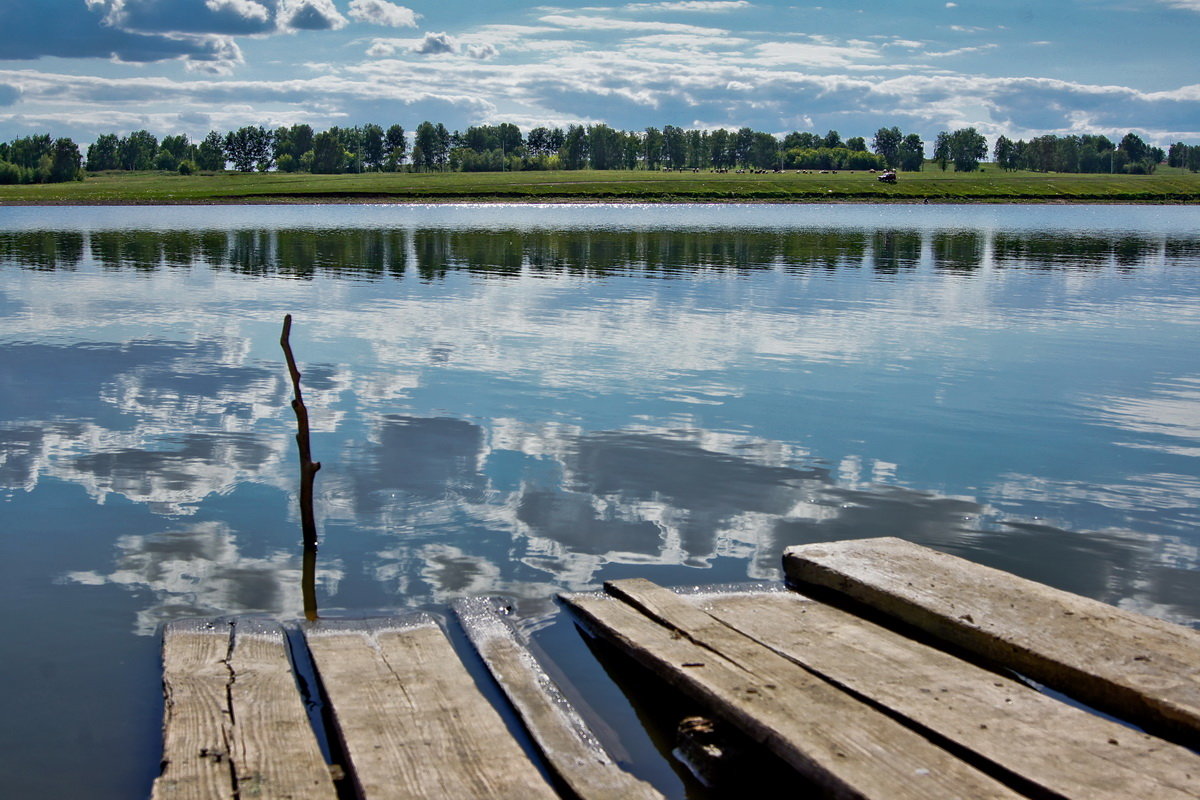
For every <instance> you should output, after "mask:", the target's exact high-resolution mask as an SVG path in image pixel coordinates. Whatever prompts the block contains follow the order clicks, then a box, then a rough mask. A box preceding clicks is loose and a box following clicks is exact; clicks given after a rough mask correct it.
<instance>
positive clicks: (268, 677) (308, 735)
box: [229, 620, 337, 800]
mask: <svg viewBox="0 0 1200 800" xmlns="http://www.w3.org/2000/svg"><path fill="white" fill-rule="evenodd" d="M229 669H230V672H231V674H232V677H233V681H232V682H231V683H230V684H229V699H230V702H231V703H232V707H233V728H232V733H233V735H232V737H231V741H230V756H231V758H232V759H233V764H234V768H235V770H236V772H237V790H238V796H239V797H241V798H250V797H264V798H277V799H278V800H334V798H336V797H337V790H336V789H335V788H334V785H333V779H332V778H331V777H330V773H329V765H328V764H326V763H325V759H324V756H322V755H321V748H320V746H319V745H318V744H317V739H316V736H315V735H314V734H313V730H312V725H311V724H310V723H309V721H308V715H307V713H306V712H305V709H304V704H303V701H302V700H301V698H300V693H299V691H297V688H296V678H295V676H294V675H293V674H292V667H291V662H290V660H289V659H288V654H287V642H286V640H285V638H284V634H283V629H282V628H281V627H280V626H279V624H278V623H275V622H267V621H265V620H238V621H237V622H236V623H235V626H234V637H233V651H232V653H230V657H229Z"/></svg>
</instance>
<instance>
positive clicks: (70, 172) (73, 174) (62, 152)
mask: <svg viewBox="0 0 1200 800" xmlns="http://www.w3.org/2000/svg"><path fill="white" fill-rule="evenodd" d="M49 180H50V181H52V182H54V183H61V182H63V181H74V180H83V157H82V156H81V155H80V154H79V145H77V144H75V142H73V141H72V140H70V139H66V138H63V139H55V140H54V156H53V161H52V162H51V164H50V177H49Z"/></svg>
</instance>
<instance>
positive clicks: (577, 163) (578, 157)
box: [559, 125, 588, 169]
mask: <svg viewBox="0 0 1200 800" xmlns="http://www.w3.org/2000/svg"><path fill="white" fill-rule="evenodd" d="M559 155H560V157H561V158H562V165H563V167H565V168H566V169H583V168H584V167H585V166H587V158H588V138H587V129H586V128H584V127H583V126H582V125H571V126H570V127H569V128H567V134H566V139H565V140H564V141H563V145H562V149H561V150H559Z"/></svg>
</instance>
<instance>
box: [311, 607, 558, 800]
mask: <svg viewBox="0 0 1200 800" xmlns="http://www.w3.org/2000/svg"><path fill="white" fill-rule="evenodd" d="M305 637H306V639H307V641H308V646H309V650H310V652H311V653H312V656H313V662H314V664H315V665H316V668H317V672H318V673H319V675H320V679H321V684H322V686H323V687H324V690H325V693H326V696H327V697H328V699H329V702H330V704H331V705H332V707H333V716H334V719H335V723H336V725H337V727H338V730H339V733H340V735H341V737H342V740H343V743H344V744H345V747H346V750H347V752H348V753H349V757H350V760H351V762H352V764H353V772H354V775H355V778H356V780H357V781H358V784H359V788H360V791H361V793H362V795H363V796H364V797H365V798H367V800H385V798H432V797H439V798H440V797H445V798H511V799H512V800H539V799H540V798H554V797H556V796H557V795H556V794H555V793H554V791H553V790H551V788H550V786H549V785H548V784H547V783H546V781H545V780H544V779H543V778H542V776H541V774H540V773H539V772H538V770H537V768H536V767H535V766H534V764H533V763H532V762H531V761H530V760H529V759H528V758H527V757H526V755H525V753H524V751H523V750H522V749H521V747H520V745H519V744H517V742H516V740H514V739H513V738H512V735H511V734H510V733H509V731H508V729H507V727H506V726H505V724H504V721H503V720H502V719H501V718H500V716H499V714H498V713H497V712H496V710H495V709H493V708H492V706H491V705H490V704H489V703H488V701H487V699H486V698H485V697H484V696H483V695H482V694H481V693H480V692H479V689H478V688H477V687H476V686H475V683H474V681H473V680H472V679H471V676H470V675H469V674H468V673H467V671H466V669H465V668H464V667H463V665H462V663H461V662H460V661H459V660H458V656H457V654H455V652H454V649H453V648H452V647H451V646H450V643H449V641H447V639H446V637H445V635H444V634H443V633H442V631H441V629H440V628H439V627H438V626H437V624H436V623H435V622H434V621H433V620H432V619H431V618H429V617H427V616H418V617H414V618H407V619H390V620H372V621H358V622H356V621H345V622H341V623H335V622H330V621H320V622H317V623H313V624H310V625H308V626H306V628H305Z"/></svg>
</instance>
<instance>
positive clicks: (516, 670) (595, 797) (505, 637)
mask: <svg viewBox="0 0 1200 800" xmlns="http://www.w3.org/2000/svg"><path fill="white" fill-rule="evenodd" d="M454 611H455V613H456V614H457V615H458V618H459V621H460V622H461V623H462V626H463V630H465V631H466V633H467V637H468V638H469V639H470V640H471V643H472V644H473V645H475V649H476V650H477V651H478V652H479V655H480V657H481V658H482V659H483V661H484V663H485V664H486V665H487V667H488V670H489V671H490V672H491V673H492V677H494V678H495V679H496V683H498V684H499V685H500V688H501V689H502V690H503V691H504V694H505V695H506V696H507V697H508V699H509V702H511V703H512V705H513V708H514V709H515V710H516V712H517V714H518V715H519V716H520V717H521V721H522V722H523V723H524V724H525V728H526V730H528V731H529V735H530V736H531V737H532V738H533V740H534V742H535V743H536V744H537V746H538V749H539V750H540V751H541V753H542V755H543V756H544V757H545V758H546V761H547V762H548V763H549V764H550V767H551V769H553V770H554V772H555V773H556V774H557V775H558V776H559V778H561V779H562V781H563V782H564V783H565V784H566V785H567V786H569V787H570V788H571V790H572V791H573V792H575V794H576V795H577V796H578V797H579V798H580V800H626V799H628V800H638V798H641V799H642V800H661V798H662V795H661V794H659V793H658V792H657V791H655V789H654V788H653V787H652V786H650V784H648V783H646V782H644V781H641V780H638V779H637V778H635V777H634V776H633V775H630V774H629V773H628V772H626V771H625V770H623V769H621V767H619V766H618V765H617V764H616V763H615V762H614V761H613V760H612V757H611V756H610V755H609V754H608V752H607V751H605V749H604V747H603V746H602V745H601V744H600V742H599V740H598V739H596V736H595V735H594V734H593V733H592V731H591V730H590V729H589V728H588V726H587V723H586V722H584V720H583V718H582V717H580V716H579V714H578V712H576V710H575V708H574V707H573V706H572V705H571V704H570V702H569V701H568V700H567V699H566V697H564V696H563V693H562V691H561V690H560V689H559V688H558V686H557V685H555V683H554V681H552V680H551V679H550V676H549V675H547V674H546V671H545V670H544V669H542V666H541V665H540V664H539V663H538V661H537V659H536V658H534V656H533V653H531V652H530V651H529V648H528V647H526V646H525V644H524V643H523V642H521V641H520V640H519V639H518V638H517V632H516V630H514V629H513V627H512V625H510V624H508V622H507V621H506V620H505V619H504V618H503V617H501V616H500V613H499V612H498V611H497V610H496V606H495V604H494V602H493V601H491V600H490V599H488V598H486V597H473V598H467V599H464V600H458V601H456V602H455V603H454Z"/></svg>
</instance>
